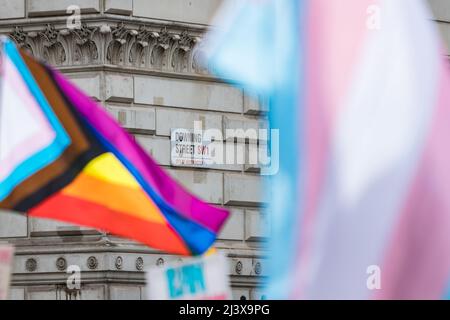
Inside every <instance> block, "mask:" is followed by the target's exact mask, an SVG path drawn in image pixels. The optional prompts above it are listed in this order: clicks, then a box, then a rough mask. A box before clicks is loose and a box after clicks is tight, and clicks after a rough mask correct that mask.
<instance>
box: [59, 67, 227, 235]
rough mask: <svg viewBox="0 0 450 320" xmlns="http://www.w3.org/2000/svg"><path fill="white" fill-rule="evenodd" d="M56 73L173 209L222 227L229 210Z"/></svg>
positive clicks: (74, 100)
mask: <svg viewBox="0 0 450 320" xmlns="http://www.w3.org/2000/svg"><path fill="white" fill-rule="evenodd" d="M53 75H54V77H55V80H56V81H57V82H58V85H59V86H60V89H61V90H62V91H63V92H64V93H65V95H66V96H67V98H68V99H69V100H71V101H72V104H73V105H74V106H75V107H76V108H77V109H78V111H79V112H80V113H81V115H82V116H83V117H85V118H86V119H87V121H88V122H89V123H90V124H91V125H92V126H93V127H94V128H95V130H97V131H98V132H99V133H100V134H101V135H102V136H103V137H105V138H106V139H107V140H108V141H109V142H110V143H112V144H113V145H114V146H115V147H116V148H117V149H118V150H119V151H120V152H121V153H122V154H123V155H124V156H125V157H126V158H127V159H128V160H129V161H131V163H132V164H133V165H134V166H135V168H136V169H137V170H138V171H139V172H140V173H141V174H142V176H143V177H144V179H146V181H147V182H148V183H149V184H150V185H151V186H152V187H153V188H154V189H155V190H156V191H157V192H158V194H159V195H160V196H161V197H162V198H163V199H164V200H165V201H166V202H167V203H168V204H169V205H170V206H171V207H172V208H174V209H175V210H176V211H177V212H178V213H180V214H182V215H183V216H184V217H186V218H188V219H191V220H194V221H196V222H198V223H200V224H201V225H202V226H204V227H206V228H207V229H209V230H211V231H213V232H215V233H217V232H218V231H219V230H220V228H221V226H222V224H223V222H224V221H225V220H226V218H227V217H228V214H229V213H228V211H227V210H224V209H221V208H218V207H214V206H211V205H209V204H207V203H205V202H203V201H201V200H200V199H198V198H196V197H194V196H192V195H191V194H189V193H188V192H187V191H186V190H185V189H184V188H182V187H181V186H180V185H178V184H177V183H176V182H175V181H174V180H173V179H172V178H171V177H169V175H167V174H166V173H165V172H164V171H163V170H162V169H161V168H160V167H159V166H158V165H157V164H156V162H154V161H153V159H151V158H150V157H149V156H148V155H147V154H146V153H145V151H144V150H143V149H142V148H141V147H140V146H139V145H138V144H136V142H134V141H133V139H132V138H131V136H130V135H129V134H128V133H126V132H125V130H123V129H122V128H120V126H119V125H118V124H117V123H116V121H115V120H114V119H113V118H112V117H111V116H110V115H109V114H108V113H107V112H106V111H104V110H103V109H102V108H100V107H98V106H97V105H96V104H95V103H94V102H93V101H91V100H90V99H89V98H88V97H87V96H86V95H84V94H83V93H82V92H81V91H80V90H78V89H77V88H76V87H75V86H73V85H72V84H70V83H69V82H68V81H67V80H66V79H65V78H64V77H63V76H62V75H61V74H60V73H58V72H56V71H53Z"/></svg>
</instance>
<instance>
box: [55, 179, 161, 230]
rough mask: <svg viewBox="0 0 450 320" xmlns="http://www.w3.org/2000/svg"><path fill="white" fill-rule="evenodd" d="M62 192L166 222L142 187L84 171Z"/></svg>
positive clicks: (150, 219)
mask: <svg viewBox="0 0 450 320" xmlns="http://www.w3.org/2000/svg"><path fill="white" fill-rule="evenodd" d="M61 192H62V194H64V195H67V196H71V197H74V198H79V199H83V200H86V201H89V202H93V203H97V204H98V205H101V206H104V207H107V208H110V209H111V210H114V211H120V212H123V213H127V214H129V215H131V216H134V217H136V218H140V219H143V220H146V221H150V222H153V223H160V224H166V220H165V218H164V217H163V215H162V214H161V213H160V211H159V209H158V207H157V206H156V205H155V204H154V203H153V201H152V200H151V199H150V198H149V196H148V195H147V194H146V193H145V192H144V191H143V190H141V189H135V188H129V187H126V186H123V185H118V184H114V183H111V182H107V181H104V180H100V179H97V178H95V177H93V176H90V175H87V174H86V173H83V172H82V173H80V174H79V175H78V177H77V178H76V179H75V180H74V181H73V182H72V183H71V184H69V185H68V186H67V187H65V188H64V189H63V190H61Z"/></svg>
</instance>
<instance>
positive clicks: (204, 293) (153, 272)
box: [147, 254, 231, 300]
mask: <svg viewBox="0 0 450 320" xmlns="http://www.w3.org/2000/svg"><path fill="white" fill-rule="evenodd" d="M228 273H229V268H228V261H227V259H226V258H225V256H224V255H222V254H213V255H209V256H204V257H201V258H192V259H187V260H185V261H183V262H175V263H168V264H166V265H164V266H159V267H153V268H151V269H149V270H148V271H147V297H148V298H149V299H150V300H227V299H231V290H230V284H229V277H228Z"/></svg>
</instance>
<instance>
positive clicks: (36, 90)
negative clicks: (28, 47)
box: [0, 38, 228, 255]
mask: <svg viewBox="0 0 450 320" xmlns="http://www.w3.org/2000/svg"><path fill="white" fill-rule="evenodd" d="M0 57H1V60H0V208H2V209H12V210H16V211H22V212H28V213H29V214H30V215H32V216H35V217H42V218H51V219H58V220H63V221H67V222H71V223H75V224H80V225H85V226H90V227H94V228H99V229H103V230H105V231H109V232H112V233H114V234H117V235H120V236H124V237H127V238H130V239H134V240H137V241H139V242H142V243H144V244H147V245H149V246H151V247H154V248H157V249H161V250H163V251H166V252H170V253H177V254H183V255H199V254H202V253H204V252H205V251H206V250H207V249H208V248H209V247H210V246H211V244H212V243H213V242H214V240H215V238H216V234H217V233H218V231H219V230H220V228H221V226H222V224H223V223H224V221H225V220H226V218H227V217H228V212H227V211H225V210H223V209H219V208H215V207H212V206H210V205H208V204H206V203H204V202H202V201H201V200H199V199H197V198H195V197H194V196H192V195H190V194H189V193H188V192H187V191H185V190H184V189H183V188H182V187H181V186H179V185H178V184H176V183H175V182H174V180H172V179H171V178H170V177H169V176H168V175H167V174H166V173H165V172H163V171H162V169H161V168H159V166H158V165H157V164H156V163H155V162H154V161H153V160H152V159H151V158H150V157H149V156H148V155H147V154H146V153H145V152H144V150H143V149H142V148H141V147H139V146H138V145H137V144H136V143H135V142H134V140H133V139H132V137H131V136H130V135H128V134H127V133H126V132H125V131H124V130H123V129H121V128H120V127H119V125H118V124H117V123H116V122H115V121H114V120H112V118H111V117H110V116H109V115H108V114H107V113H106V112H105V111H103V110H102V109H101V108H100V107H98V106H97V105H95V103H94V102H92V101H91V100H90V99H89V98H88V97H86V96H85V95H84V94H83V93H81V92H80V91H79V90H78V89H77V88H76V87H74V86H73V85H72V84H70V83H69V82H68V81H67V80H66V79H65V78H64V77H63V76H62V75H61V74H59V73H58V72H56V71H55V70H52V69H50V68H49V67H47V66H45V65H43V64H40V63H39V62H37V61H36V60H34V59H33V58H31V57H30V56H28V55H27V54H26V53H23V52H20V51H19V50H17V48H16V47H15V46H14V44H13V42H12V41H10V40H8V39H6V38H2V39H1V40H0Z"/></svg>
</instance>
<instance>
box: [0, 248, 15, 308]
mask: <svg viewBox="0 0 450 320" xmlns="http://www.w3.org/2000/svg"><path fill="white" fill-rule="evenodd" d="M13 257H14V248H13V247H12V246H9V245H4V246H0V300H6V299H7V298H8V292H9V285H10V278H11V270H12V262H13Z"/></svg>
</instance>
